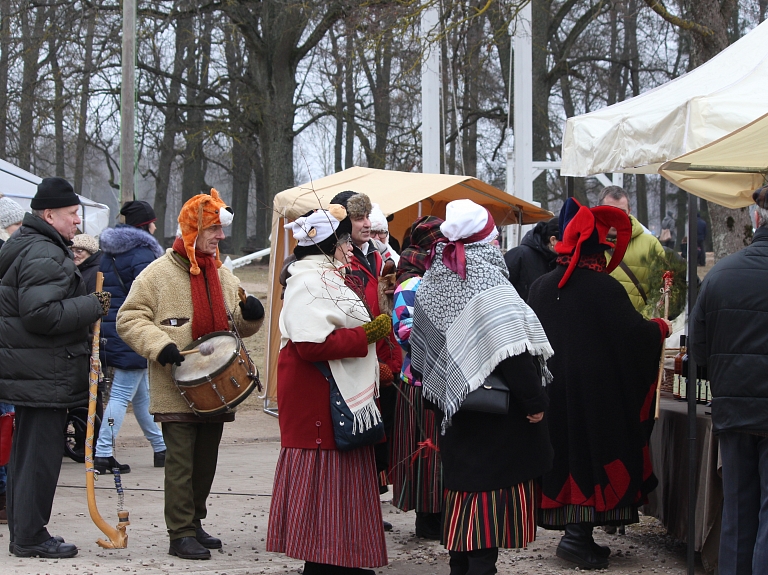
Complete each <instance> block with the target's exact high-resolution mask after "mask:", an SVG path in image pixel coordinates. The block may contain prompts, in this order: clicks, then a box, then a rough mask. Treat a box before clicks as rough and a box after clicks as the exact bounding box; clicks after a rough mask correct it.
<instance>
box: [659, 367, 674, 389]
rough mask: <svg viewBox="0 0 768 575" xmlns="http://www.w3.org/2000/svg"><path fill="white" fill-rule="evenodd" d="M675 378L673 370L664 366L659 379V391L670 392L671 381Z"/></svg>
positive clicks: (671, 387)
mask: <svg viewBox="0 0 768 575" xmlns="http://www.w3.org/2000/svg"><path fill="white" fill-rule="evenodd" d="M674 380H675V372H674V370H672V369H667V368H664V377H663V378H662V380H661V391H668V392H669V393H672V391H673V389H674V388H673V382H674Z"/></svg>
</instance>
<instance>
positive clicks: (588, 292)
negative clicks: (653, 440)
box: [528, 199, 669, 569]
mask: <svg viewBox="0 0 768 575" xmlns="http://www.w3.org/2000/svg"><path fill="white" fill-rule="evenodd" d="M560 226H561V230H562V238H563V239H562V241H561V242H559V243H558V244H557V245H556V247H555V249H556V250H557V252H558V254H560V257H559V258H558V260H557V263H558V264H559V265H558V266H557V268H556V269H555V270H554V271H552V272H550V273H549V274H547V275H545V276H543V277H541V278H539V279H538V280H537V281H536V282H535V283H534V284H533V286H532V287H531V293H530V297H529V300H528V303H529V304H530V306H531V308H533V311H535V312H536V315H537V316H538V317H539V319H540V320H541V324H542V325H543V326H544V329H545V330H546V332H547V336H548V337H549V340H550V342H551V343H552V347H553V348H554V350H555V355H554V357H553V358H552V359H551V360H550V361H549V368H550V370H551V372H552V377H553V380H552V383H551V384H550V385H549V386H548V387H547V392H548V394H549V402H550V403H549V412H548V417H549V431H550V437H551V439H552V446H553V447H554V450H555V459H554V464H553V467H552V470H551V471H549V472H548V473H545V474H544V477H543V478H542V502H541V510H540V512H539V525H541V526H542V527H546V528H548V529H565V535H564V536H563V538H562V539H561V541H560V544H559V545H558V548H557V555H558V557H561V558H563V559H566V560H568V561H572V562H574V563H576V564H577V565H579V566H580V567H582V568H586V569H591V568H603V567H606V566H607V565H608V559H607V558H608V555H609V554H610V550H609V549H608V548H607V547H602V546H599V545H597V544H596V543H595V541H594V539H593V538H592V527H593V526H594V525H618V524H626V523H636V522H637V521H638V512H637V508H638V506H640V505H642V504H643V502H644V501H645V498H646V495H647V494H648V493H649V492H650V491H651V490H652V489H654V488H655V487H656V484H657V480H656V477H655V476H654V475H653V472H652V469H651V463H650V459H649V457H648V438H649V436H650V432H651V427H652V425H653V411H652V408H653V400H654V397H655V396H654V392H655V382H656V375H657V370H658V365H659V354H660V352H661V342H662V341H663V339H664V338H665V337H667V336H668V334H669V322H666V320H660V319H657V320H651V321H648V320H646V319H644V318H643V316H642V315H640V314H639V313H638V312H637V311H635V309H634V307H633V305H632V303H631V302H630V300H629V298H628V296H627V292H626V290H624V288H623V287H622V286H621V284H620V283H619V282H618V281H616V280H615V279H613V278H612V277H611V276H610V275H608V274H609V273H610V272H611V270H612V268H615V267H616V266H617V265H618V263H619V262H620V261H621V259H622V258H623V256H624V252H625V251H626V248H627V244H628V242H629V239H630V236H631V229H632V228H631V223H630V221H629V218H628V217H627V215H626V214H625V213H624V212H623V211H621V210H619V209H617V208H614V207H611V206H599V207H596V208H593V209H591V210H590V209H589V208H586V207H583V206H580V205H579V204H578V202H576V201H575V200H573V199H569V200H568V201H567V202H566V204H565V205H564V206H563V209H562V211H561V212H560ZM613 229H615V230H616V238H617V239H616V243H615V244H613V243H611V242H609V241H608V240H606V237H607V235H608V234H609V232H611V231H612V230H613ZM612 248H615V251H614V254H613V257H611V263H610V265H606V259H605V255H604V252H605V250H607V249H612Z"/></svg>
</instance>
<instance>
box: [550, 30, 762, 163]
mask: <svg viewBox="0 0 768 575" xmlns="http://www.w3.org/2000/svg"><path fill="white" fill-rule="evenodd" d="M766 91H768V21H766V22H763V23H762V24H760V25H759V26H758V27H757V28H755V29H754V30H752V31H751V32H750V33H749V34H747V35H746V36H744V37H743V38H741V39H740V40H739V41H738V42H735V43H734V44H732V45H731V46H729V47H728V48H726V49H725V50H723V51H722V52H720V53H719V54H718V55H717V56H715V57H714V58H712V59H711V60H710V61H709V62H706V63H705V64H702V65H701V66H699V67H698V68H696V69H694V70H692V71H691V72H689V73H688V74H685V75H684V76H681V77H679V78H677V79H675V80H672V81H671V82H667V83H666V84H664V85H662V86H659V87H658V88H656V89H654V90H651V91H649V92H646V93H644V94H641V95H639V96H636V97H634V98H631V99H629V100H626V101H624V102H619V103H618V104H614V105H613V106H608V107H606V108H602V109H600V110H597V111H595V112H591V113H589V114H583V115H581V116H574V117H573V118H569V119H568V120H567V122H566V126H565V135H564V137H563V149H562V166H561V170H560V173H561V175H563V176H590V175H593V174H600V173H611V172H634V173H645V174H655V173H656V172H657V170H658V168H659V166H660V165H661V164H662V163H663V162H666V161H668V160H671V159H673V158H677V157H678V156H681V155H683V154H686V153H687V152H690V151H692V150H695V149H697V148H701V147H702V146H705V145H706V144H709V143H710V142H713V141H714V140H717V139H718V138H721V137H723V136H725V135H727V134H729V133H731V132H733V131H734V130H736V129H738V128H741V127H742V126H744V125H746V124H748V123H750V122H752V121H753V120H755V119H757V118H759V117H760V116H762V115H764V114H766V113H768V98H766V96H765V94H766Z"/></svg>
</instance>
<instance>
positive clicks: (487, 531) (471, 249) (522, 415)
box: [410, 200, 552, 575]
mask: <svg viewBox="0 0 768 575" xmlns="http://www.w3.org/2000/svg"><path fill="white" fill-rule="evenodd" d="M440 230H441V231H442V232H443V235H444V236H445V239H441V240H438V242H437V243H436V244H435V245H434V247H433V258H432V263H431V266H429V267H428V269H427V271H426V273H425V274H424V278H423V279H422V282H421V286H420V287H419V289H418V291H417V292H416V303H415V306H414V317H413V328H412V331H411V338H410V344H411V360H412V363H411V370H412V372H413V373H414V376H415V377H420V379H421V382H422V394H423V396H424V398H425V400H427V401H430V402H432V403H433V404H434V405H435V406H436V408H437V409H438V410H439V411H440V412H441V415H442V434H441V435H440V436H439V447H440V455H441V458H442V463H443V480H444V485H445V490H446V491H445V496H444V499H443V533H442V542H443V545H445V547H446V548H447V549H448V551H449V555H450V567H451V575H492V574H493V573H496V560H497V558H498V550H499V547H505V548H515V547H525V546H526V545H527V544H528V543H530V542H531V541H533V540H534V539H535V538H536V514H535V501H536V498H537V486H536V483H535V479H536V478H538V477H540V476H541V475H542V474H543V473H544V472H545V471H547V470H548V469H549V468H550V466H551V464H552V447H551V445H550V443H549V435H548V432H547V427H546V425H543V424H541V421H542V420H543V417H544V410H545V409H546V408H547V405H548V401H547V396H546V393H545V391H544V387H543V385H542V383H543V376H544V375H545V374H548V371H547V369H546V365H545V363H544V362H545V360H546V359H547V358H548V357H550V356H551V355H552V348H551V347H550V345H549V341H548V340H547V337H546V335H545V334H544V330H543V329H542V327H541V324H540V323H539V320H538V318H537V317H536V315H535V314H534V313H533V311H532V310H531V309H530V308H529V307H528V306H527V305H526V304H525V302H524V301H523V300H522V299H521V298H520V296H519V295H518V294H517V292H516V291H515V288H514V287H512V284H510V283H509V279H508V271H507V266H506V265H505V263H504V259H503V258H502V255H501V252H500V251H499V250H498V249H497V248H496V247H494V246H493V245H492V244H491V242H492V241H493V240H494V239H495V238H496V236H497V230H496V226H495V224H494V221H493V217H491V214H490V213H489V212H488V210H486V209H485V208H483V207H482V206H479V205H477V204H475V203H474V202H472V201H470V200H456V201H453V202H451V203H449V204H448V206H447V207H446V218H445V222H443V224H442V225H441V226H440ZM492 372H493V373H494V374H496V375H498V376H499V377H501V378H502V379H503V380H504V383H505V384H506V386H507V387H508V388H509V407H508V410H507V412H506V413H500V414H495V413H489V412H481V411H468V410H462V409H461V408H462V405H463V404H464V402H465V401H466V400H467V396H468V395H469V394H470V393H472V392H474V391H475V390H478V388H480V387H481V386H482V385H483V382H484V381H485V379H486V377H488V376H489V375H490V374H491V373H492Z"/></svg>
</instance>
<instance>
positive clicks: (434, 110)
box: [421, 5, 441, 174]
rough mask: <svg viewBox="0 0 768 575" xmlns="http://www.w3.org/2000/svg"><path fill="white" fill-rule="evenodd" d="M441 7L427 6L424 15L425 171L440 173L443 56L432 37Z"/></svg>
mask: <svg viewBox="0 0 768 575" xmlns="http://www.w3.org/2000/svg"><path fill="white" fill-rule="evenodd" d="M437 23H438V11H437V6H435V5H431V6H427V7H426V8H425V9H424V11H423V12H422V15H421V35H422V43H423V44H422V45H423V57H422V59H421V171H422V172H423V173H425V174H439V173H440V147H441V143H440V54H439V51H438V49H437V44H436V43H434V42H430V40H429V37H430V36H434V35H435V33H436V32H437Z"/></svg>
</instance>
